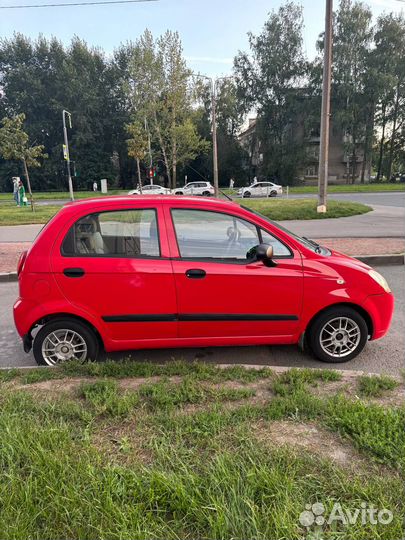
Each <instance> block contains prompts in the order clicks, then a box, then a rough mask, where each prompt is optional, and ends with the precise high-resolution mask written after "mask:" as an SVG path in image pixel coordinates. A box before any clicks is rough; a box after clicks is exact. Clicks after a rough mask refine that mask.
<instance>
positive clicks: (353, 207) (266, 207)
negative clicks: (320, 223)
mask: <svg viewBox="0 0 405 540" xmlns="http://www.w3.org/2000/svg"><path fill="white" fill-rule="evenodd" d="M241 204H242V205H243V206H247V207H249V208H252V210H256V211H257V212H260V213H261V214H264V215H265V216H266V217H269V218H271V219H274V220H276V221H281V220H289V219H325V218H339V217H347V216H355V215H357V214H365V213H367V212H370V211H371V210H372V208H371V207H370V206H367V205H365V204H360V203H354V202H347V201H332V200H329V202H328V212H327V213H326V214H318V213H317V211H316V207H317V201H315V200H314V199H290V200H286V199H243V201H241Z"/></svg>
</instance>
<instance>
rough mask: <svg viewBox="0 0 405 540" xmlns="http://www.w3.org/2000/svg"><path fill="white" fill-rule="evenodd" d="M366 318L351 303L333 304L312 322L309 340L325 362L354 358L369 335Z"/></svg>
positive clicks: (362, 347) (337, 361)
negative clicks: (350, 305)
mask: <svg viewBox="0 0 405 540" xmlns="http://www.w3.org/2000/svg"><path fill="white" fill-rule="evenodd" d="M368 333H369V332H368V327H367V323H366V321H365V320H364V318H363V317H362V316H361V315H360V313H358V312H357V311H356V310H354V309H352V308H350V307H347V308H346V307H336V308H331V309H328V310H327V311H325V312H324V313H322V314H321V315H320V316H319V317H318V318H317V319H316V320H315V321H314V323H313V324H312V325H311V328H310V329H309V335H308V344H309V346H310V348H311V350H312V352H313V354H314V355H315V356H316V358H318V359H319V360H321V361H322V362H331V363H341V362H348V361H349V360H352V359H353V358H355V357H356V356H357V355H358V354H360V353H361V351H362V350H363V349H364V346H365V344H366V343H367V338H368Z"/></svg>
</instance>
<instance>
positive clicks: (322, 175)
mask: <svg viewBox="0 0 405 540" xmlns="http://www.w3.org/2000/svg"><path fill="white" fill-rule="evenodd" d="M332 16H333V0H326V14H325V47H324V64H323V87H322V112H321V140H320V149H319V173H318V189H319V196H318V207H317V211H318V212H319V213H324V212H326V210H327V207H326V205H327V195H328V176H329V125H330V89H331V78H332V31H333V30H332Z"/></svg>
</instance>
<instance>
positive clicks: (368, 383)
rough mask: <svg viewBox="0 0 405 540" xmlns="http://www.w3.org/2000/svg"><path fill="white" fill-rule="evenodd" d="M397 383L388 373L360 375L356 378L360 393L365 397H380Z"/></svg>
mask: <svg viewBox="0 0 405 540" xmlns="http://www.w3.org/2000/svg"><path fill="white" fill-rule="evenodd" d="M398 385H399V383H398V381H396V380H395V379H393V378H392V377H389V376H388V375H362V376H361V377H360V378H359V379H358V387H359V392H360V395H362V396H367V397H381V396H383V395H384V394H385V393H386V392H387V391H389V390H393V389H394V388H396V387H397V386H398Z"/></svg>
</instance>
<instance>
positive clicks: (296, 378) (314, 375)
mask: <svg viewBox="0 0 405 540" xmlns="http://www.w3.org/2000/svg"><path fill="white" fill-rule="evenodd" d="M341 379H342V374H341V373H339V371H332V370H329V369H305V368H304V369H290V370H288V371H286V372H284V373H282V374H281V375H279V376H278V377H276V378H275V379H274V381H273V383H272V390H273V392H274V393H275V394H276V395H278V396H287V395H289V394H294V393H295V392H297V391H299V390H300V391H301V390H302V391H304V390H305V389H306V387H307V385H308V384H312V385H314V384H317V383H319V382H321V381H323V382H330V381H340V380H341Z"/></svg>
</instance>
